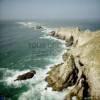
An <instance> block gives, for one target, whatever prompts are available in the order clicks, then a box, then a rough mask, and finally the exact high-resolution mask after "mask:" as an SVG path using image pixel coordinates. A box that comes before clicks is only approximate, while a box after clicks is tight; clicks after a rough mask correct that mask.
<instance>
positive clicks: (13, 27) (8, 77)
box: [0, 21, 100, 100]
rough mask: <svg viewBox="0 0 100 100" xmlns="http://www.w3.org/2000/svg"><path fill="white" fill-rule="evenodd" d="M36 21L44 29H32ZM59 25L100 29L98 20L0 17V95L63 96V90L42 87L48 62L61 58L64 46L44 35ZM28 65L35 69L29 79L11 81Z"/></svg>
mask: <svg viewBox="0 0 100 100" xmlns="http://www.w3.org/2000/svg"><path fill="white" fill-rule="evenodd" d="M37 22H38V23H37ZM37 24H41V25H43V26H44V27H46V29H45V31H40V30H34V28H33V26H36V25H37ZM60 26H64V27H70V26H71V27H77V26H79V27H80V28H81V29H86V28H87V29H91V30H96V29H100V23H99V22H96V23H94V22H90V23H88V22H86V23H85V22H83V23H82V22H67V21H0V95H1V96H4V97H5V98H6V99H7V100H63V97H64V93H63V92H62V93H60V92H59V93H58V92H54V91H52V90H51V88H49V89H48V90H45V86H46V82H45V81H44V78H45V76H46V73H47V71H48V70H49V66H52V65H53V64H54V63H56V62H59V61H61V53H62V52H63V51H64V49H65V47H64V43H63V42H62V41H59V40H57V39H54V38H52V37H50V36H48V35H47V31H50V30H52V28H55V27H60ZM47 27H49V28H47ZM32 69H35V70H36V73H37V74H36V75H35V76H34V77H33V78H32V79H29V80H26V81H21V82H14V79H16V77H17V75H19V74H23V73H25V72H27V71H30V70H32Z"/></svg>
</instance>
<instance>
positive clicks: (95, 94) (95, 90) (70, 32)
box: [46, 28, 100, 100]
mask: <svg viewBox="0 0 100 100" xmlns="http://www.w3.org/2000/svg"><path fill="white" fill-rule="evenodd" d="M50 35H52V36H54V37H56V38H59V39H63V40H65V41H66V46H69V45H67V44H70V50H69V51H68V52H66V53H65V54H64V55H63V60H64V62H63V63H61V64H58V65H55V66H54V67H53V68H52V69H51V71H49V72H48V76H47V77H46V81H47V82H48V86H51V87H52V88H53V90H55V91H62V90H63V89H67V88H68V87H69V86H73V89H72V90H70V92H69V94H67V95H66V97H65V100H71V99H72V97H73V96H76V98H77V100H82V99H87V98H88V99H91V100H100V85H99V84H100V31H96V32H89V31H84V32H82V31H80V30H79V29H78V28H76V29H64V28H61V29H58V30H56V31H54V32H53V33H52V32H51V33H50Z"/></svg>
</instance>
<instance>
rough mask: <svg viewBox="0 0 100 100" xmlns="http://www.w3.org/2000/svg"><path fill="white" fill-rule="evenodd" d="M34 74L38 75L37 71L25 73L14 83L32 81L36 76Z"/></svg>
mask: <svg viewBox="0 0 100 100" xmlns="http://www.w3.org/2000/svg"><path fill="white" fill-rule="evenodd" d="M34 74H36V71H35V70H32V71H30V72H27V73H24V74H22V75H18V76H17V79H15V80H14V81H19V80H27V79H30V78H32V77H33V76H34Z"/></svg>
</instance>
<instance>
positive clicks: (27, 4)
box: [0, 0, 100, 20]
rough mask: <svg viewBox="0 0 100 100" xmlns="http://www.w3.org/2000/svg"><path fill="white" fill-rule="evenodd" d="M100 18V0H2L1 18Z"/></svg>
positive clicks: (0, 1) (0, 7) (0, 0)
mask: <svg viewBox="0 0 100 100" xmlns="http://www.w3.org/2000/svg"><path fill="white" fill-rule="evenodd" d="M4 19H7V20H9V19H10V20H11V19H68V20H69V19H92V20H100V0H0V20H4Z"/></svg>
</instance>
